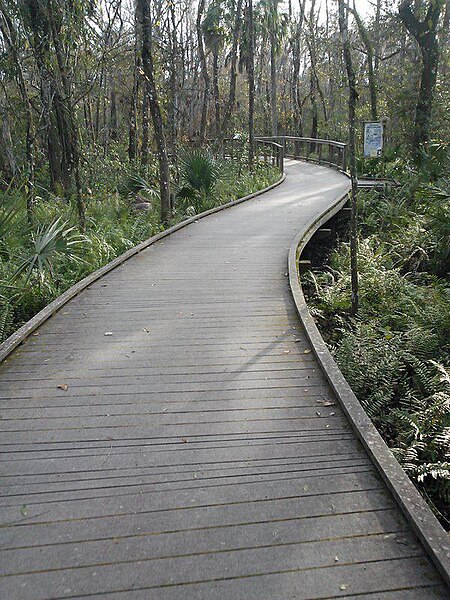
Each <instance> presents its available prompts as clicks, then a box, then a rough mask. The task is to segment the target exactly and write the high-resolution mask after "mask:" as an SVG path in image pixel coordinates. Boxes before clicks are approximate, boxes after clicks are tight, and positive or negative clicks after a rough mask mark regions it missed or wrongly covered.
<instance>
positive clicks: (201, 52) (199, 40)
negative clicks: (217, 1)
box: [196, 0, 211, 143]
mask: <svg viewBox="0 0 450 600" xmlns="http://www.w3.org/2000/svg"><path fill="white" fill-rule="evenodd" d="M204 10H205V0H200V1H199V3H198V9H197V20H196V29H197V45H198V55H199V58H200V67H201V71H202V77H203V85H204V90H203V105H202V116H201V120H200V143H203V142H204V141H205V132H206V119H207V114H208V99H209V88H210V85H211V81H210V77H209V73H208V65H207V62H206V55H205V48H204V46H203V29H202V18H203V12H204Z"/></svg>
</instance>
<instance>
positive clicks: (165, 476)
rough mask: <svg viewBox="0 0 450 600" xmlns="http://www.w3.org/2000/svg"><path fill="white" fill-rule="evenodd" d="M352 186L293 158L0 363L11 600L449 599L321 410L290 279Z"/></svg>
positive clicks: (340, 423) (346, 430)
mask: <svg viewBox="0 0 450 600" xmlns="http://www.w3.org/2000/svg"><path fill="white" fill-rule="evenodd" d="M347 186H348V180H347V179H346V178H344V177H343V176H342V175H340V174H339V173H337V172H334V171H331V170H329V169H326V168H324V167H317V166H313V165H305V164H301V163H294V162H292V161H291V162H288V164H287V180H286V182H285V183H284V184H282V185H281V186H280V187H278V188H276V189H275V190H273V191H272V192H269V193H267V194H265V195H263V196H261V197H258V198H256V199H254V200H251V201H249V202H246V203H244V204H241V205H239V206H236V207H233V208H231V209H228V210H226V211H224V212H221V213H218V214H215V215H212V216H210V217H207V218H205V219H203V220H200V221H199V222H197V223H195V224H193V225H191V226H189V227H187V228H185V229H183V230H181V231H179V232H177V233H175V234H174V235H172V236H170V237H168V238H166V239H165V240H163V241H161V242H158V243H157V244H156V245H154V246H152V247H150V248H149V249H148V250H146V251H144V252H142V253H141V254H139V255H137V256H136V257H135V258H132V259H131V260H130V261H128V262H127V263H126V264H125V265H124V266H122V267H120V268H118V269H116V270H114V271H112V272H111V273H110V274H109V275H107V276H106V277H104V278H102V279H101V280H99V281H98V282H96V283H95V284H93V285H91V286H90V287H89V289H87V290H86V291H85V292H83V293H82V294H81V295H79V296H78V297H76V298H75V299H73V300H72V301H71V302H70V303H69V304H68V305H67V306H66V307H64V308H63V309H62V310H61V311H60V312H59V313H57V314H56V316H54V317H53V318H51V319H50V320H49V321H47V322H46V323H45V324H44V325H43V326H42V327H41V328H40V329H39V334H38V335H37V336H32V337H30V338H29V339H28V340H27V341H26V342H25V343H24V344H23V345H22V346H21V347H20V348H19V349H18V350H17V351H16V352H15V353H14V354H13V356H12V358H11V359H9V360H8V361H7V363H6V364H5V365H4V366H3V367H2V368H1V369H0V386H1V392H0V396H1V400H0V402H1V415H2V420H1V422H0V425H1V429H2V434H1V451H2V455H1V460H2V462H1V463H0V465H1V472H2V475H3V478H2V495H1V498H0V503H1V520H2V523H3V524H5V525H6V526H5V527H4V528H3V529H2V530H1V532H0V535H1V546H2V552H1V554H0V568H1V573H2V577H1V578H0V598H1V599H2V600H19V599H21V600H22V599H23V600H44V599H45V600H48V599H57V598H58V599H59V598H105V599H107V600H125V599H126V600H138V599H139V600H180V599H183V600H184V599H189V600H287V599H297V600H301V599H307V598H308V599H313V598H315V599H319V598H321V599H324V598H335V597H345V598H347V597H348V598H352V599H355V598H357V599H359V598H361V599H362V598H364V599H366V598H367V600H373V599H377V600H399V599H401V600H406V599H407V600H413V599H421V600H422V599H424V598H427V599H428V598H431V599H436V598H447V597H448V596H447V592H446V588H445V587H444V585H443V584H442V582H441V579H440V577H439V575H438V574H437V572H436V571H435V568H434V567H433V566H432V564H431V563H430V561H429V560H428V558H427V557H426V556H425V553H424V551H423V549H422V547H421V546H420V545H418V543H417V542H416V541H415V538H414V536H413V534H412V533H411V531H410V529H409V527H408V526H407V524H406V523H405V520H404V519H403V517H402V515H401V513H400V511H399V509H398V508H397V506H396V504H395V503H394V501H393V499H392V498H391V496H390V494H389V492H388V491H387V488H386V487H385V486H384V484H383V483H382V482H381V480H380V478H379V477H378V476H377V473H376V472H375V469H374V467H373V466H372V464H371V462H370V461H369V459H368V457H367V455H366V454H365V452H364V451H363V450H362V448H361V447H360V445H359V444H358V442H357V441H356V438H355V436H354V434H353V433H352V431H351V429H350V426H349V424H348V423H347V421H346V419H345V418H344V416H343V414H342V413H341V410H340V409H339V407H338V406H336V405H333V404H329V403H333V402H334V399H333V397H332V394H331V391H330V389H329V388H328V386H327V384H326V382H325V379H324V377H323V376H322V374H321V373H320V371H319V368H318V366H317V364H316V363H315V359H314V358H313V354H312V353H310V352H308V350H309V348H308V344H307V342H306V338H305V336H304V335H303V334H302V331H301V327H300V325H299V321H298V319H297V316H296V312H295V308H294V305H293V301H292V299H291V295H290V292H289V289H288V285H287V277H286V257H287V251H288V248H289V244H290V242H291V240H292V239H293V237H294V235H295V234H296V233H297V231H298V230H299V229H300V228H301V227H302V226H304V225H305V224H306V223H307V222H308V221H310V220H311V218H312V216H313V215H317V214H319V213H320V212H322V211H323V210H324V208H325V207H327V206H328V205H329V204H331V202H332V201H333V200H335V199H336V198H337V196H339V195H341V194H342V192H343V191H345V190H346V188H347ZM106 332H110V333H112V335H105V333H106ZM58 385H67V386H68V389H67V390H66V391H64V390H63V389H60V388H58V387H57V386H58Z"/></svg>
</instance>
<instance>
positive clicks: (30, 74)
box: [0, 0, 450, 220]
mask: <svg viewBox="0 0 450 600" xmlns="http://www.w3.org/2000/svg"><path fill="white" fill-rule="evenodd" d="M341 5H342V6H343V7H344V10H345V13H346V18H347V17H349V18H350V25H349V26H350V31H349V42H350V48H351V57H352V60H353V65H354V71H355V75H356V87H357V94H358V104H357V122H358V123H359V124H360V123H361V122H362V121H363V120H370V119H375V120H376V119H379V118H386V119H387V122H388V127H387V135H388V139H389V142H390V145H392V146H397V145H405V144H409V143H413V142H415V143H416V145H418V143H422V142H425V141H426V140H427V139H428V138H430V137H431V138H434V139H440V140H443V139H446V138H447V137H448V131H449V127H450V124H449V123H450V116H449V110H448V109H449V94H450V88H449V85H448V76H449V40H448V35H449V33H448V31H449V16H450V8H449V3H448V1H447V2H445V0H432V1H428V2H426V1H424V0H416V1H415V2H412V1H411V2H410V1H409V0H408V1H407V2H404V3H403V4H401V5H400V6H396V5H395V4H392V3H388V2H385V1H383V0H375V2H373V3H366V2H365V3H364V5H363V8H364V9H365V11H366V14H365V16H364V18H363V17H362V16H361V15H360V14H359V13H358V8H359V7H358V3H354V0H350V4H349V5H347V4H345V3H344V1H342V2H341ZM0 32H1V38H0V43H1V46H0V49H1V52H2V54H1V67H0V68H1V86H0V116H1V120H2V130H1V136H2V144H1V145H0V171H1V174H2V179H3V185H5V184H8V183H9V182H11V181H12V179H13V178H18V177H19V178H20V177H22V179H23V178H26V177H28V183H27V184H26V188H27V189H26V192H27V193H29V195H30V198H29V204H30V205H31V204H33V203H34V201H35V196H38V197H41V196H43V195H44V196H45V195H46V194H48V193H53V194H56V195H58V196H64V197H66V198H67V197H69V196H70V195H74V196H75V197H76V196H78V202H79V207H78V208H79V211H80V213H81V212H82V210H83V207H82V206H81V204H82V203H86V202H87V201H88V197H89V195H90V194H92V192H93V188H95V186H96V184H98V182H99V181H101V178H102V177H105V175H106V172H107V171H108V170H111V169H114V168H118V165H123V164H124V163H130V164H133V165H134V166H135V167H136V168H139V165H142V167H143V168H144V170H145V167H146V166H147V165H149V163H151V162H152V154H153V152H154V150H155V149H159V151H160V152H163V151H166V152H168V153H169V154H171V155H174V156H176V155H177V152H178V151H179V149H180V147H182V146H183V144H186V143H187V142H191V141H192V140H196V141H198V143H201V142H203V141H204V140H205V138H208V139H211V138H212V139H214V138H215V139H217V138H219V139H220V138H221V137H224V136H227V135H234V134H236V133H237V132H241V133H242V134H243V135H244V136H247V134H248V130H249V96H250V97H252V99H253V100H254V107H250V111H251V113H252V114H251V115H250V117H251V119H252V120H253V121H254V131H255V132H256V133H257V134H259V135H263V134H272V135H277V134H283V133H285V134H293V135H299V136H309V137H322V138H332V139H338V140H342V141H345V140H346V139H347V137H348V133H347V131H348V122H347V96H348V92H347V74H346V69H345V64H344V58H343V52H342V39H341V34H340V28H339V22H338V3H337V2H334V1H333V0H321V1H319V0H308V1H306V0H299V2H298V3H297V2H293V1H292V0H289V2H288V3H282V2H279V1H278V0H258V1H256V0H253V1H251V0H212V1H208V0H200V1H199V2H198V3H197V2H185V1H178V0H175V1H174V2H171V1H169V2H166V1H163V0H157V1H154V2H153V1H152V2H147V1H144V0H138V1H137V2H131V1H129V0H105V1H97V2H96V1H94V0H70V1H64V2H63V1H62V0H20V1H19V2H17V1H11V0H1V2H0ZM438 63H439V66H438ZM436 76H437V81H436V84H435V80H436ZM420 85H422V88H423V89H422V98H419V95H418V90H419V86H420ZM425 88H426V89H425ZM432 96H434V98H433V97H432ZM420 100H421V102H422V104H421V105H420V106H418V101H420ZM431 104H432V105H433V113H432V118H431V119H430V114H429V112H428V113H427V110H428V109H429V107H431ZM424 120H425V123H424V122H423V121H424ZM159 121H160V123H159ZM161 137H164V139H163V140H161ZM162 146H164V150H163V148H162ZM109 161H112V162H109ZM75 200H76V198H75ZM163 217H164V219H166V218H167V215H163ZM80 218H81V220H82V219H83V215H82V214H81V215H80Z"/></svg>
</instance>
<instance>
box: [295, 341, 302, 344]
mask: <svg viewBox="0 0 450 600" xmlns="http://www.w3.org/2000/svg"><path fill="white" fill-rule="evenodd" d="M301 341H302V340H294V344H298V343H299V342H301Z"/></svg>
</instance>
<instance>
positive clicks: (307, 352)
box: [303, 350, 311, 354]
mask: <svg viewBox="0 0 450 600" xmlns="http://www.w3.org/2000/svg"><path fill="white" fill-rule="evenodd" d="M310 352H311V350H303V354H309V353H310Z"/></svg>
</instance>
